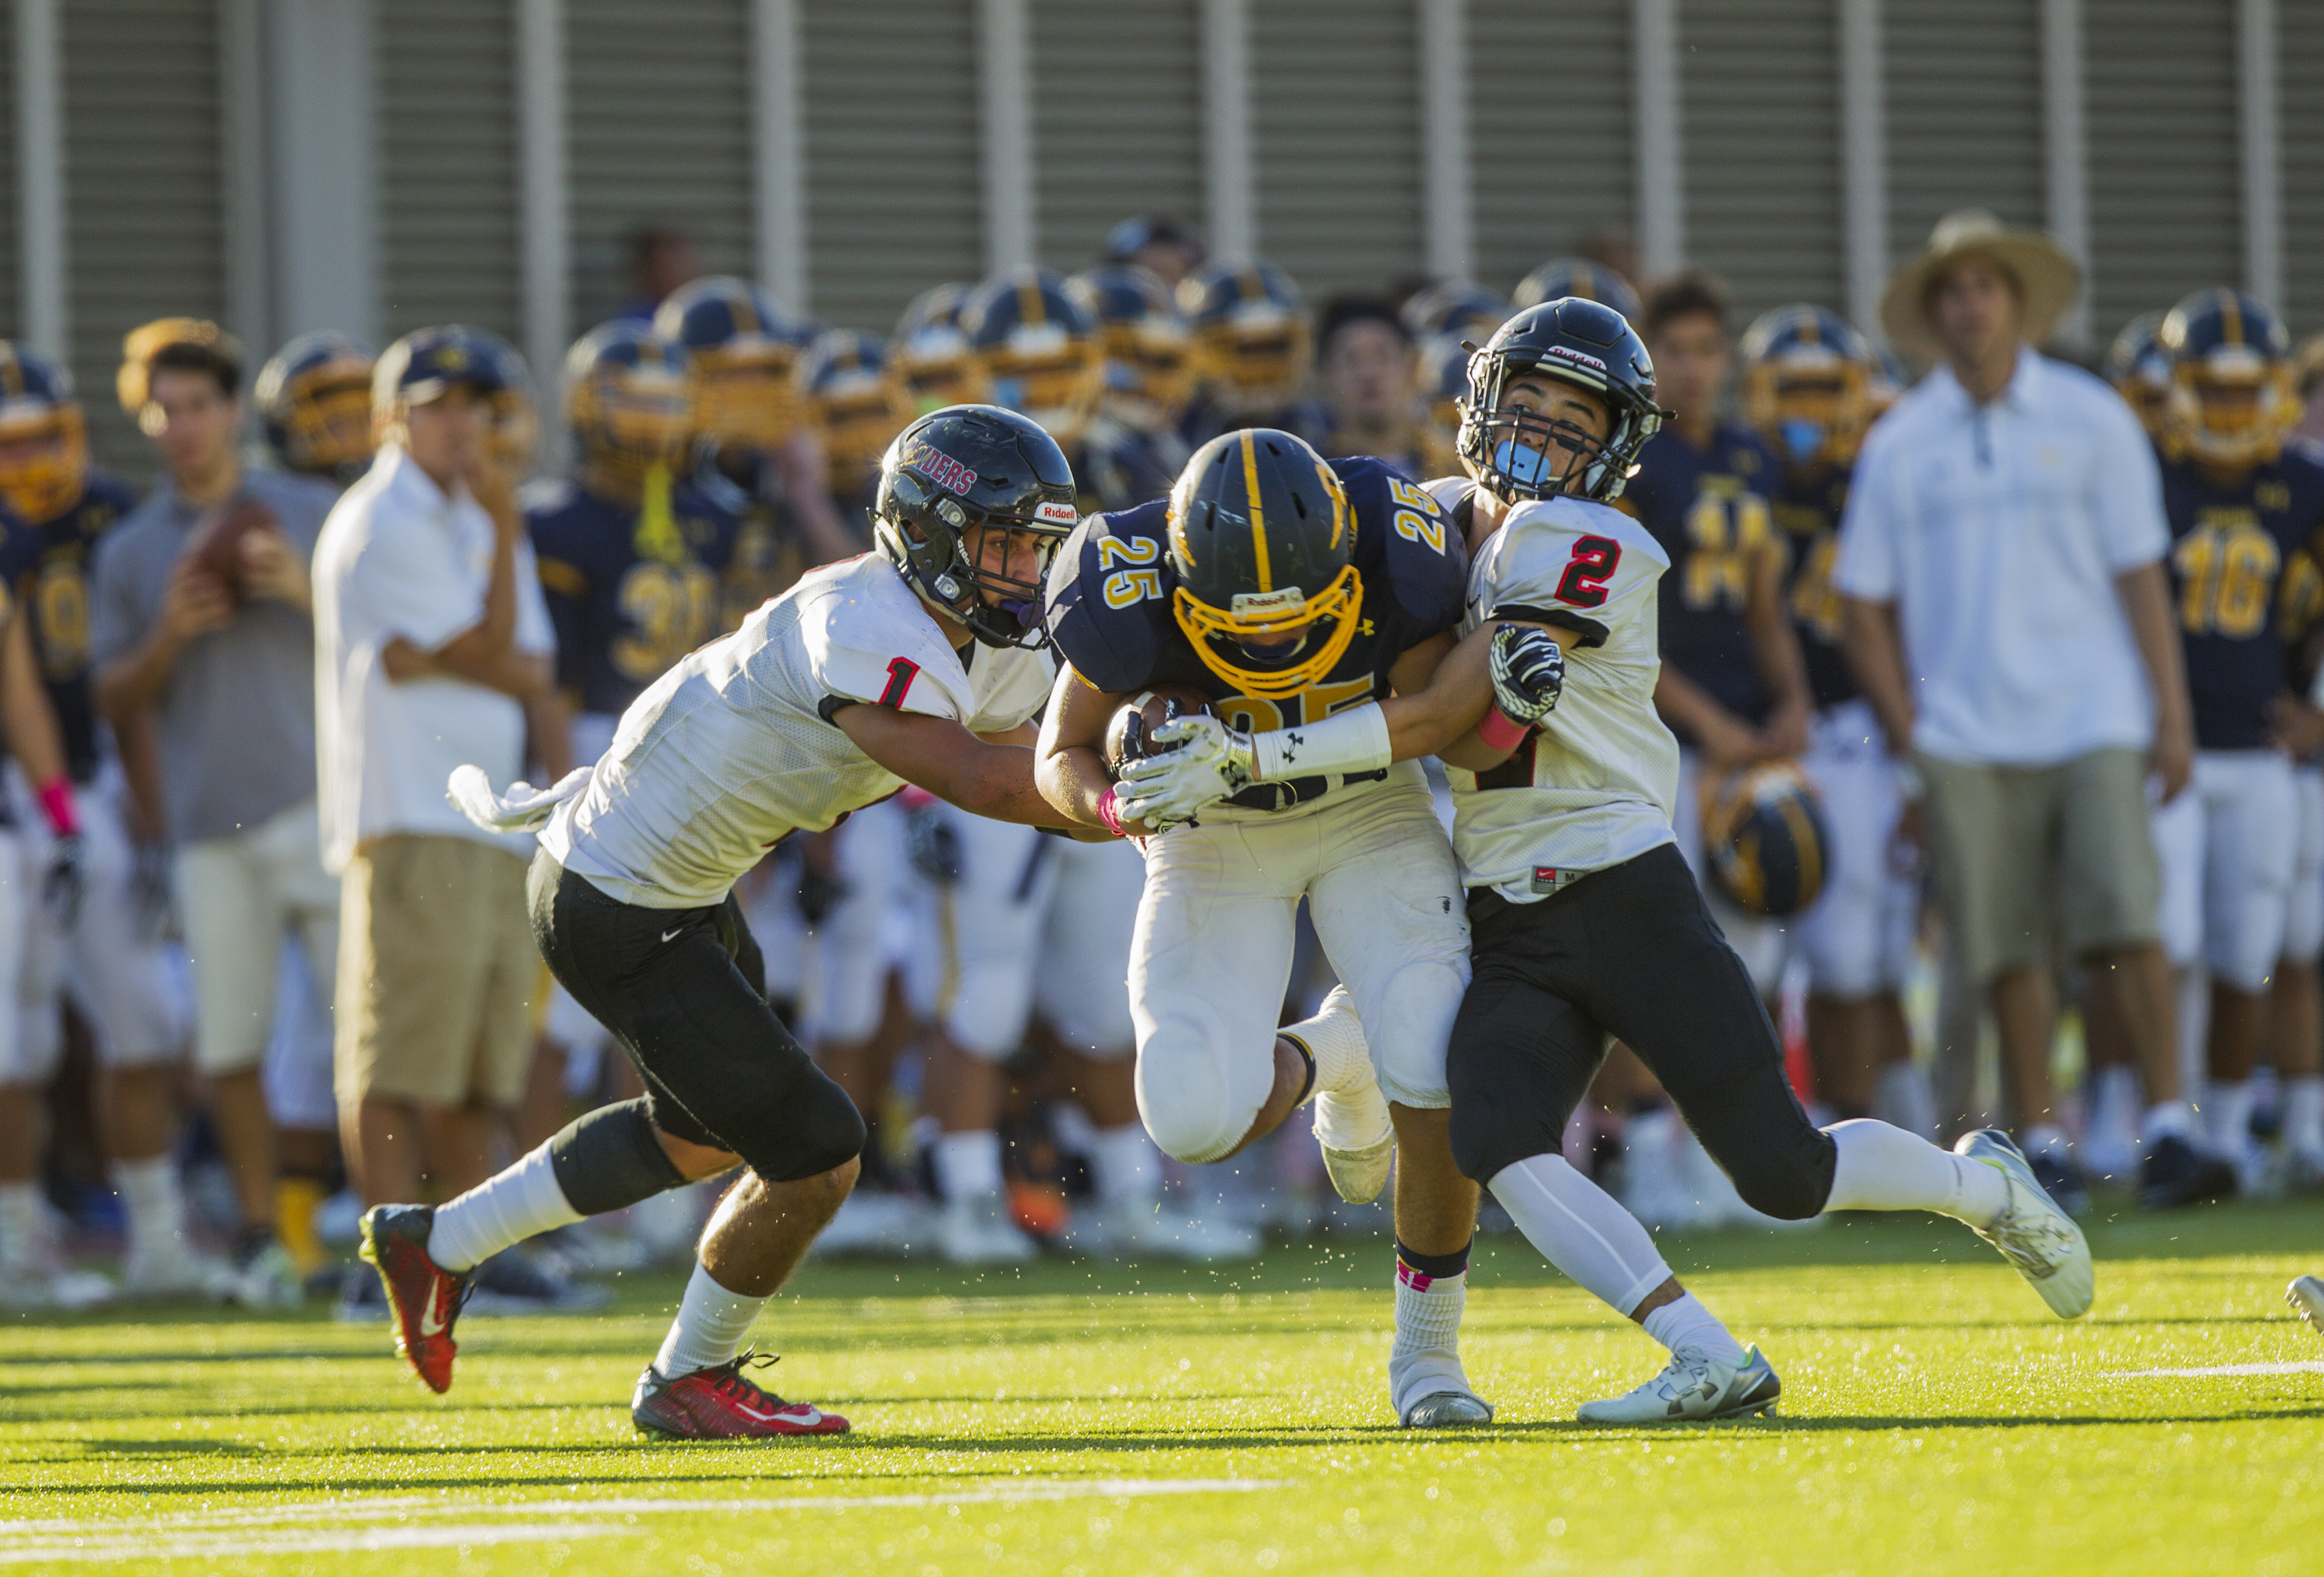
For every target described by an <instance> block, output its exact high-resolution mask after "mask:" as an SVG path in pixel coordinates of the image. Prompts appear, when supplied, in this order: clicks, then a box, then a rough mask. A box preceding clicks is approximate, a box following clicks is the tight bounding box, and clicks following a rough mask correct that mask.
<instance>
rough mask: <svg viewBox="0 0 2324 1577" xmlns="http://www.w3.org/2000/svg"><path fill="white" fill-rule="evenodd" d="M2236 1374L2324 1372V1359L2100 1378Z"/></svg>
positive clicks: (2121, 1373) (2147, 1371)
mask: <svg viewBox="0 0 2324 1577" xmlns="http://www.w3.org/2000/svg"><path fill="white" fill-rule="evenodd" d="M2235 1374H2324V1360H2319V1359H2305V1360H2301V1361H2300V1362H2298V1363H2218V1364H2213V1365H2212V1366H2211V1367H2209V1368H2208V1369H2116V1371H2115V1372H2114V1373H2112V1374H2102V1375H2100V1376H2098V1379H2212V1378H2214V1377H2215V1376H2224V1375H2235Z"/></svg>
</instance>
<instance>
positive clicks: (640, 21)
mask: <svg viewBox="0 0 2324 1577" xmlns="http://www.w3.org/2000/svg"><path fill="white" fill-rule="evenodd" d="M750 23H751V18H750V8H749V5H748V4H747V0H654V3H653V4H652V5H639V4H637V0H567V5H566V22H565V28H566V32H565V40H566V45H565V53H566V94H567V98H566V117H565V118H566V125H567V128H568V133H567V134H568V136H569V138H570V142H569V143H568V149H567V159H568V161H569V171H570V179H571V182H572V188H571V190H572V197H571V204H572V225H573V297H572V306H573V318H572V322H573V327H574V331H575V332H576V334H577V333H579V332H581V331H583V330H585V329H586V328H588V327H591V326H592V325H594V324H595V323H598V322H600V321H602V320H603V319H604V318H608V317H610V316H612V315H613V312H614V310H615V309H618V308H619V307H621V306H622V304H623V303H624V302H625V301H626V300H628V299H629V297H630V294H631V279H630V245H629V243H630V239H631V237H632V235H634V234H635V232H636V231H637V230H638V228H639V227H640V226H643V225H648V224H655V223H667V224H674V225H677V226H679V227H681V228H683V229H684V230H686V231H687V233H688V234H689V235H692V236H693V237H694V240H695V243H696V245H697V246H698V247H699V248H700V251H701V255H702V264H703V267H704V268H705V269H706V270H708V271H709V272H712V273H739V274H743V275H745V276H747V275H749V274H750V273H751V272H752V270H753V268H754V266H755V263H754V261H753V257H752V250H753V244H754V229H753V225H752V216H751V190H752V183H751V94H750V69H751V32H750Z"/></svg>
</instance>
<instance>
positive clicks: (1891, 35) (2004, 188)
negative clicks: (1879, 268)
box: [1881, 0, 2047, 259]
mask: <svg viewBox="0 0 2324 1577" xmlns="http://www.w3.org/2000/svg"><path fill="white" fill-rule="evenodd" d="M1881 9H1882V13H1883V14H1882V18H1881V27H1882V29H1883V31H1884V32H1885V33H1886V41H1885V42H1886V74H1885V80H1884V82H1883V84H1882V88H1883V92H1884V93H1885V95H1886V99H1887V110H1888V124H1887V128H1886V129H1887V135H1888V255H1889V256H1890V257H1891V258H1892V259H1901V258H1905V257H1910V256H1911V255H1912V254H1914V253H1916V252H1918V251H1920V250H1921V248H1922V247H1923V246H1924V245H1926V244H1928V239H1929V231H1930V229H1931V227H1932V226H1934V225H1935V224H1936V222H1937V218H1938V217H1939V216H1940V215H1942V214H1944V213H1947V212H1949V211H1950V210H1951V209H1954V208H1989V209H1991V210H1992V211H1993V212H1995V213H1997V214H1998V215H2000V216H2001V217H2002V219H2003V221H2004V222H2005V223H2007V224H2012V225H2040V224H2043V222H2044V221H2045V219H2046V217H2047V216H2046V215H2045V214H2044V212H2043V208H2044V206H2045V196H2044V191H2043V130H2042V19H2041V13H2040V10H2039V8H2038V6H2037V5H2036V3H2035V0H1886V4H1885V5H1883V6H1882V8H1881Z"/></svg>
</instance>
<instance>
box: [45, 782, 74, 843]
mask: <svg viewBox="0 0 2324 1577" xmlns="http://www.w3.org/2000/svg"><path fill="white" fill-rule="evenodd" d="M40 800H41V814H42V816H47V817H48V818H49V829H50V830H51V832H53V833H55V834H56V835H57V836H59V837H60V838H69V837H71V836H72V835H74V834H76V833H78V832H79V831H80V817H78V816H76V815H74V814H73V801H72V783H71V781H70V779H64V778H57V779H51V781H49V782H46V783H43V784H42V785H41V788H40Z"/></svg>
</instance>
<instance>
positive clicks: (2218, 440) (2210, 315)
mask: <svg viewBox="0 0 2324 1577" xmlns="http://www.w3.org/2000/svg"><path fill="white" fill-rule="evenodd" d="M2155 345H2156V346H2157V348H2159V349H2160V350H2161V351H2162V352H2163V355H2167V356H2169V357H2170V358H2171V398H2170V400H2169V401H2168V402H2167V403H2166V404H2165V405H2164V407H2163V436H2164V439H2165V441H2166V443H2167V444H2168V445H2169V447H2171V448H2172V450H2173V451H2174V452H2176V453H2180V454H2183V455H2187V456H2190V457H2192V458H2194V459H2197V460H2208V461H2210V462H2211V463H2212V464H2214V465H2219V466H2256V465H2265V464H2267V463H2268V462H2270V461H2272V460H2273V459H2274V458H2275V457H2276V456H2277V455H2279V454H2281V453H2282V450H2283V440H2284V438H2286V437H2287V436H2289V434H2290V433H2291V431H2292V429H2293V428H2295V427H2297V426H2299V425H2300V417H2301V403H2300V395H2299V392H2297V391H2296V390H2295V389H2293V387H2292V337H2291V336H2290V335H2288V334H2286V333H2285V332H2284V328H2283V322H2282V319H2281V318H2278V317H2276V315H2275V314H2274V313H2273V311H2271V310H2270V309H2268V307H2267V306H2266V304H2265V303H2264V302H2263V301H2261V300H2259V298H2258V297H2256V296H2249V295H2246V294H2245V293H2244V292H2243V291H2230V290H2226V289H2214V290H2209V291H2196V292H2195V293H2194V294H2193V295H2191V296H2189V297H2187V298H2186V299H2185V300H2181V302H2180V303H2179V304H2178V305H2177V306H2175V307H2173V308H2172V309H2171V313H2170V316H2168V317H2166V318H2163V327H2162V329H2161V330H2160V331H2159V332H2158V333H2157V334H2156V335H2155Z"/></svg>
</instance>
